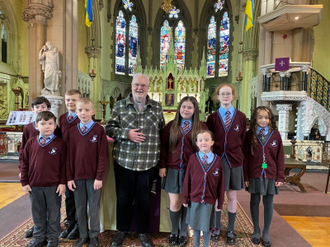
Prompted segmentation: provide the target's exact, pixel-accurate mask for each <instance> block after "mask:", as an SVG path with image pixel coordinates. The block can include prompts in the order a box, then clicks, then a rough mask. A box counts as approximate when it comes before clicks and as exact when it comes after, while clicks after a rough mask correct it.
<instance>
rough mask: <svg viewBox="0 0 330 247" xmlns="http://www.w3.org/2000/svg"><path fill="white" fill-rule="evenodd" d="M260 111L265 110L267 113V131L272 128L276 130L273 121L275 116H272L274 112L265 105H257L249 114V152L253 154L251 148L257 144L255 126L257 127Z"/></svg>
mask: <svg viewBox="0 0 330 247" xmlns="http://www.w3.org/2000/svg"><path fill="white" fill-rule="evenodd" d="M260 111H266V112H267V113H268V117H269V124H268V131H269V132H271V131H273V130H277V126H276V122H275V118H274V114H273V112H272V110H271V109H270V108H268V107H267V106H258V107H257V108H256V109H255V110H254V112H253V113H252V116H251V122H250V130H251V131H252V136H253V138H252V143H251V153H252V154H253V149H254V148H255V147H256V145H257V137H256V135H257V127H258V123H257V120H258V114H259V112H260Z"/></svg>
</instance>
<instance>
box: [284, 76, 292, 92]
mask: <svg viewBox="0 0 330 247" xmlns="http://www.w3.org/2000/svg"><path fill="white" fill-rule="evenodd" d="M285 77H286V81H285V91H289V90H290V91H291V73H289V72H287V73H285Z"/></svg>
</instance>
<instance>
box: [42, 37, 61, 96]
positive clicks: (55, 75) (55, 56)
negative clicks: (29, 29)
mask: <svg viewBox="0 0 330 247" xmlns="http://www.w3.org/2000/svg"><path fill="white" fill-rule="evenodd" d="M39 61H40V64H41V65H42V71H43V72H44V84H45V88H44V89H42V92H41V94H42V95H49V94H54V95H59V92H58V87H59V81H60V78H61V76H62V73H61V71H60V63H59V53H58V49H57V48H56V47H54V46H53V44H52V43H51V42H49V41H47V42H46V44H45V45H44V46H43V47H42V48H41V50H40V51H39Z"/></svg>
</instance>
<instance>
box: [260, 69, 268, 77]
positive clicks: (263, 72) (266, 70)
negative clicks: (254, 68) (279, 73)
mask: <svg viewBox="0 0 330 247" xmlns="http://www.w3.org/2000/svg"><path fill="white" fill-rule="evenodd" d="M261 72H262V74H263V75H266V74H267V73H268V72H269V69H266V68H263V69H261Z"/></svg>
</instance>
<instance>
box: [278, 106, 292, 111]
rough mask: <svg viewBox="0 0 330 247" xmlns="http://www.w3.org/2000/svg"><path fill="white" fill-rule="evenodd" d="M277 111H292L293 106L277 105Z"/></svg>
mask: <svg viewBox="0 0 330 247" xmlns="http://www.w3.org/2000/svg"><path fill="white" fill-rule="evenodd" d="M276 110H278V111H285V112H287V111H291V110H292V104H277V105H276Z"/></svg>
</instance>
